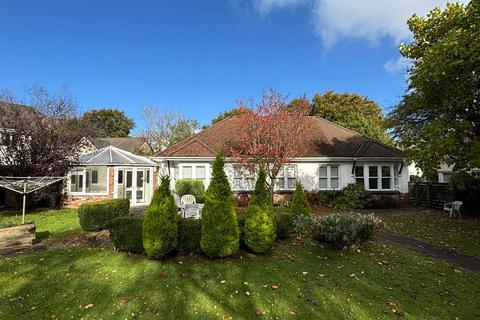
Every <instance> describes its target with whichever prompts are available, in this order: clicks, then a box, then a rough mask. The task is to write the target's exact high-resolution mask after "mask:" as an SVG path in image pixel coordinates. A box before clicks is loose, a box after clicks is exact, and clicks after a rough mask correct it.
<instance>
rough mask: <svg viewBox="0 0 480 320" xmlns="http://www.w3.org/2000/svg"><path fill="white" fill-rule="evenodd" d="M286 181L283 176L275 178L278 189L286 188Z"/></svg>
mask: <svg viewBox="0 0 480 320" xmlns="http://www.w3.org/2000/svg"><path fill="white" fill-rule="evenodd" d="M283 183H284V180H283V178H280V179H276V180H275V188H276V189H277V190H283V189H284V188H285V186H284V185H283Z"/></svg>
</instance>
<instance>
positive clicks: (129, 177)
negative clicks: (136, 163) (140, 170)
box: [126, 171, 133, 199]
mask: <svg viewBox="0 0 480 320" xmlns="http://www.w3.org/2000/svg"><path fill="white" fill-rule="evenodd" d="M132 174H133V173H132V171H127V183H126V187H127V188H131V187H132V184H133V176H132ZM130 197H131V196H130ZM127 199H130V198H127Z"/></svg>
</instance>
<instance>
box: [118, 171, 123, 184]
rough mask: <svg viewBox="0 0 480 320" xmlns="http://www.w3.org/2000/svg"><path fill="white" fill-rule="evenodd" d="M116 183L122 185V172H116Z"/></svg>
mask: <svg viewBox="0 0 480 320" xmlns="http://www.w3.org/2000/svg"><path fill="white" fill-rule="evenodd" d="M118 183H119V184H122V183H123V170H118Z"/></svg>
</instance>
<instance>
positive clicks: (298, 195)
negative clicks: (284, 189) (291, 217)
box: [290, 182, 310, 215]
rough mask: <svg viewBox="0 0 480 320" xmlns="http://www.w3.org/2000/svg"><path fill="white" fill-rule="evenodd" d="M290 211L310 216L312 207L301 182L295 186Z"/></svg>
mask: <svg viewBox="0 0 480 320" xmlns="http://www.w3.org/2000/svg"><path fill="white" fill-rule="evenodd" d="M290 210H291V211H292V213H293V214H296V215H310V205H309V204H308V200H307V196H306V195H305V192H304V191H303V186H302V184H301V183H300V182H297V184H296V186H295V191H294V192H293V195H292V203H291V204H290Z"/></svg>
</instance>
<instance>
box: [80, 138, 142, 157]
mask: <svg viewBox="0 0 480 320" xmlns="http://www.w3.org/2000/svg"><path fill="white" fill-rule="evenodd" d="M88 141H90V142H91V143H92V144H93V145H94V146H95V148H97V149H101V148H105V147H107V146H114V147H117V148H120V149H122V150H125V151H128V152H132V153H136V152H138V151H139V150H140V148H142V146H144V145H145V140H143V139H142V138H140V137H124V138H88Z"/></svg>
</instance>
